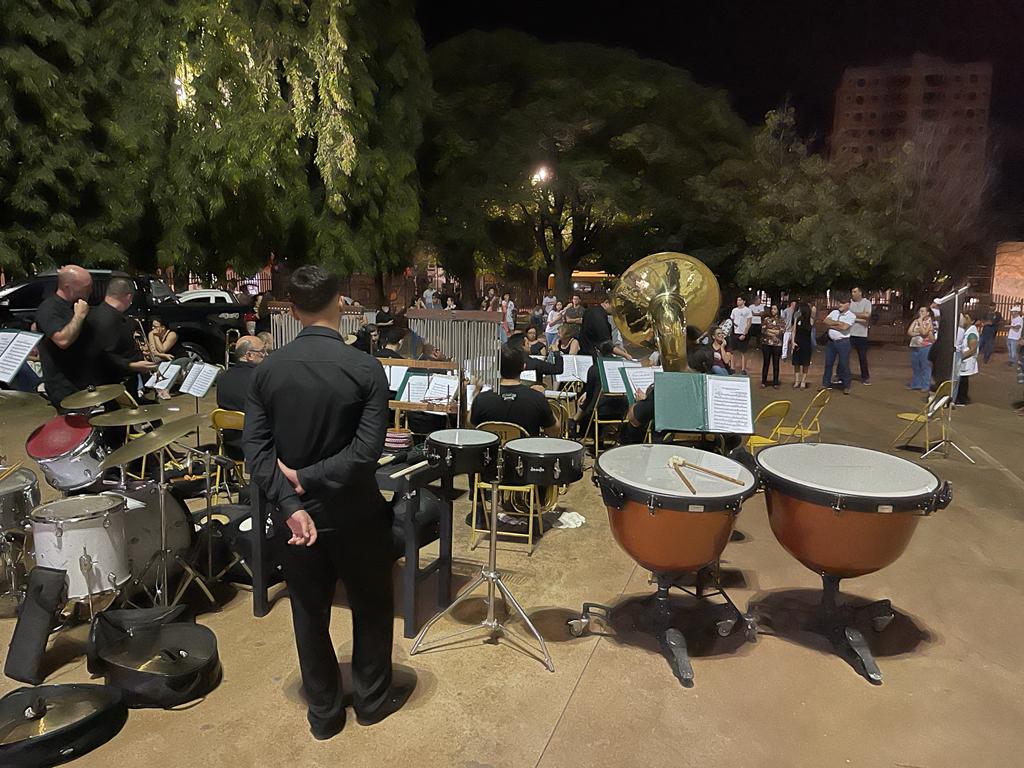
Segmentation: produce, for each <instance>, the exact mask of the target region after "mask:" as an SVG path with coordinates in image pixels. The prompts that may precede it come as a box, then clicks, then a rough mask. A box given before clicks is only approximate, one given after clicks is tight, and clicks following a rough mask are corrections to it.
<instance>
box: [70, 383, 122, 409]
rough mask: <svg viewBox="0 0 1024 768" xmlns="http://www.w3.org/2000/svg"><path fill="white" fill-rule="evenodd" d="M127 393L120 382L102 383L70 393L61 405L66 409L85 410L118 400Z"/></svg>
mask: <svg viewBox="0 0 1024 768" xmlns="http://www.w3.org/2000/svg"><path fill="white" fill-rule="evenodd" d="M123 394H125V391H124V387H123V386H121V385H120V384H102V385H100V386H98V387H93V386H90V387H88V388H87V389H83V390H82V391H81V392H75V394H73V395H68V396H67V397H65V398H64V399H63V400H61V401H60V407H61V408H63V409H64V410H66V411H84V410H85V409H87V408H95V407H96V406H98V405H103V404H104V403H109V402H110V401H111V400H117V398H119V397H120V396H121V395H123Z"/></svg>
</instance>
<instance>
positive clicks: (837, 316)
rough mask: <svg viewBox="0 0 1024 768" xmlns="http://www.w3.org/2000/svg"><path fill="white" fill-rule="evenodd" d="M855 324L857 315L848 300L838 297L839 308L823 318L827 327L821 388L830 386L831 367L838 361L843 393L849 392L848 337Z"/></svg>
mask: <svg viewBox="0 0 1024 768" xmlns="http://www.w3.org/2000/svg"><path fill="white" fill-rule="evenodd" d="M856 324H857V315H855V314H854V313H853V312H852V311H851V309H850V300H849V299H848V298H847V297H846V296H843V297H841V298H839V308H838V309H833V310H832V311H831V312H829V314H828V317H826V318H825V327H826V328H828V347H826V348H825V371H824V373H823V374H822V377H821V388H822V389H828V388H829V387H831V386H832V369H833V368H834V367H835V364H836V360H838V361H839V372H838V376H839V378H840V380H841V381H842V382H843V394H844V395H848V394H850V338H851V333H852V330H853V327H854V326H855V325H856Z"/></svg>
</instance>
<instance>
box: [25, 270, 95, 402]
mask: <svg viewBox="0 0 1024 768" xmlns="http://www.w3.org/2000/svg"><path fill="white" fill-rule="evenodd" d="M91 292H92V275H90V274H89V273H88V272H87V271H86V270H84V269H82V267H79V266H77V265H75V264H68V265H67V266H66V267H61V268H60V269H59V270H57V291H56V293H54V294H53V295H52V296H49V297H47V299H46V300H45V301H44V302H43V303H42V304H40V305H39V309H37V310H36V320H35V324H36V328H37V329H38V331H39V332H40V333H42V334H43V337H44V338H43V340H42V341H41V342H40V343H39V361H40V362H41V363H42V365H43V382H44V383H45V385H46V397H47V398H48V399H49V400H50V402H51V403H53V405H54V407H55V408H59V407H60V402H61V400H63V399H64V398H66V397H67V396H68V395H72V394H74V393H75V392H77V391H78V390H80V389H82V388H83V387H85V386H86V385H87V384H88V383H89V382H88V380H87V376H88V371H87V370H86V361H87V357H88V355H87V353H86V350H85V345H84V344H81V343H79V336H80V335H81V332H82V328H83V326H84V325H85V318H86V315H88V314H89V302H88V298H89V294H90V293H91Z"/></svg>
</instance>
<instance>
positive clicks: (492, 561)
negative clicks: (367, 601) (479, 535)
mask: <svg viewBox="0 0 1024 768" xmlns="http://www.w3.org/2000/svg"><path fill="white" fill-rule="evenodd" d="M502 470H503V460H502V455H501V451H499V452H498V465H497V473H496V474H495V477H494V479H493V480H492V481H491V525H490V533H491V538H490V550H489V552H488V555H487V565H485V566H483V567H482V568H481V569H480V575H479V576H477V577H476V579H475V580H474V581H473V583H472V584H470V585H469V586H468V587H467V588H466V589H465V590H463V591H462V594H460V595H459V596H458V597H456V598H455V600H454V601H452V604H451V605H449V606H448V607H447V608H445V609H444V610H443V611H441V612H440V613H438V614H436V615H435V616H434V617H433V618H431V619H430V621H428V622H427V623H426V624H424V625H423V629H421V630H420V633H419V634H418V635H417V636H416V642H414V643H413V645H412V650H411V651H410V652H409V653H410V655H412V654H416V653H419V652H420V651H424V650H432V649H436V648H439V647H441V646H443V645H447V644H448V642H449V641H451V640H453V639H455V638H457V637H461V636H463V635H466V634H468V633H470V632H476V631H478V630H480V629H485V630H487V633H488V639H489V640H490V641H492V642H496V641H497V639H498V637H499V636H501V635H507V636H509V637H514V638H516V639H517V640H519V641H520V642H525V643H527V645H528V641H526V640H525V638H522V637H520V635H519V634H517V633H516V632H513V631H512V630H511V629H509V627H508V626H507V625H505V624H503V623H502V622H501V621H499V620H498V618H497V617H496V616H495V613H494V604H495V601H496V598H497V596H498V593H499V592H500V593H501V597H502V600H503V601H504V602H505V605H506V606H511V607H512V609H513V610H514V611H515V613H518V614H519V615H520V616H521V617H522V619H523V622H524V623H525V624H526V626H527V628H528V629H529V630H530V634H532V635H533V637H534V639H535V640H536V641H537V643H538V644H539V646H540V651H541V653H542V654H543V659H538V660H539V661H543V663H544V666H545V667H547V669H548V671H549V672H554V671H555V665H554V663H552V661H551V654H550V653H548V647H547V644H545V642H544V638H543V637H541V635H540V632H538V631H537V628H536V627H535V626H534V625H533V622H532V621H530V617H529V616H527V615H526V611H524V610H523V607H522V606H521V605H519V601H517V600H516V599H515V597H514V596H513V595H512V592H511V591H509V588H508V587H507V586H506V585H505V582H503V581H502V580H501V574H500V573H499V572H498V568H497V559H498V485H499V482H500V480H499V479H500V478H501V475H502ZM481 584H486V585H487V598H486V599H487V618H485V619H484V620H483V621H482V622H480V624H478V625H477V626H474V627H470V628H468V629H464V630H461V631H459V632H455V633H453V634H451V635H448V636H447V637H444V638H442V639H441V640H439V641H437V642H435V643H433V644H432V645H430V646H428V647H426V648H423V647H422V645H423V639H424V638H425V637H426V636H427V632H429V631H430V628H431V627H432V626H434V624H436V623H437V622H438V621H439V620H440V619H441V618H442V617H444V616H447V615H449V614H451V613H452V612H453V611H454V610H455V607H456V606H457V605H459V603H461V602H462V601H464V600H465V599H466V598H467V597H469V596H470V595H471V594H473V592H475V591H476V589H477V587H479V586H480V585H481Z"/></svg>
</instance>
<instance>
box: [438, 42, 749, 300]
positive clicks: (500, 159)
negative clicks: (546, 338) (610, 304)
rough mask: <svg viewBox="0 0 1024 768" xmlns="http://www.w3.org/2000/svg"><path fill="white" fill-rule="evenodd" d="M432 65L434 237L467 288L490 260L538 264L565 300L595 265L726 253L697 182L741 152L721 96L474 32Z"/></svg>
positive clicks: (589, 54) (605, 52) (641, 64)
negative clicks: (692, 182)
mask: <svg viewBox="0 0 1024 768" xmlns="http://www.w3.org/2000/svg"><path fill="white" fill-rule="evenodd" d="M431 65H432V69H433V73H434V86H435V89H436V91H437V98H436V101H435V109H434V111H433V113H432V116H431V119H430V121H428V146H427V147H426V148H425V152H424V156H423V164H422V169H423V170H422V176H423V178H424V185H425V193H426V201H427V212H426V214H427V216H428V217H429V219H428V222H427V226H426V227H425V230H426V234H427V237H428V238H430V239H431V240H433V241H434V242H436V243H437V245H438V246H439V248H440V252H441V259H442V262H443V263H444V264H445V266H446V267H447V268H448V269H449V270H451V271H453V272H455V273H456V274H459V275H460V276H461V277H462V278H463V284H464V285H466V284H468V281H467V279H466V278H467V277H471V276H472V272H473V269H474V268H475V266H476V265H477V264H478V263H479V262H481V261H482V262H484V263H487V264H495V263H499V264H500V263H508V260H509V259H513V260H516V261H518V262H519V263H520V264H525V265H528V264H530V263H531V262H532V261H533V260H534V258H536V257H537V256H539V258H540V259H541V262H542V264H543V265H545V266H546V267H547V268H549V269H552V270H553V271H554V272H555V275H556V284H557V286H558V289H559V292H560V293H562V294H565V293H567V292H568V290H569V280H570V276H571V274H572V270H573V269H574V268H576V267H577V266H579V265H581V264H584V263H589V262H596V261H598V260H599V261H600V263H601V264H602V265H604V266H606V267H609V268H612V269H616V268H618V267H620V266H623V265H626V264H628V263H630V262H631V261H633V260H635V259H636V258H639V257H640V256H642V255H645V254H646V253H649V252H651V251H655V250H667V249H682V250H689V251H690V252H692V253H698V254H703V255H705V256H706V257H708V258H709V260H711V261H712V262H713V263H714V260H715V259H716V258H719V257H720V256H721V255H722V253H724V252H727V251H728V249H725V251H722V250H721V249H720V246H721V243H722V239H723V232H722V231H720V229H721V228H720V227H718V226H717V225H716V227H714V228H713V229H710V230H709V229H708V227H707V226H706V224H707V221H708V219H707V217H706V216H704V215H703V212H702V210H701V207H700V205H698V204H697V203H696V201H695V200H694V198H693V196H692V194H691V192H690V191H689V190H688V189H687V186H686V183H685V182H686V179H687V178H688V177H690V176H693V175H697V174H707V173H709V172H710V171H711V169H713V168H715V167H717V166H718V165H719V164H721V163H722V162H724V161H725V160H727V159H729V158H738V157H740V156H741V155H742V148H743V146H744V143H745V142H746V139H747V132H746V130H745V127H744V125H743V124H742V122H741V121H740V120H739V119H738V118H737V117H736V115H735V114H734V113H733V112H732V110H731V109H730V108H729V106H728V103H727V101H726V99H725V97H724V96H723V95H722V94H720V93H717V92H714V91H710V90H708V89H705V88H702V87H700V86H697V85H696V84H694V83H693V81H692V80H691V78H690V76H689V75H688V74H687V73H686V72H683V71H681V70H678V69H675V68H673V67H670V66H668V65H666V64H663V63H659V62H655V61H648V60H644V59H641V58H639V57H637V56H636V55H635V54H633V53H630V52H628V51H622V50H612V49H608V48H601V47H598V46H593V45H578V44H566V45H547V44H543V43H540V42H538V41H537V40H534V39H532V38H530V37H527V36H525V35H522V34H518V33H514V32H495V33H480V32H471V33H468V34H465V35H462V36H460V37H458V38H455V39H453V40H451V41H448V42H446V43H444V44H442V45H441V46H439V47H438V48H437V49H435V50H434V51H433V52H432V53H431ZM542 168H543V169H545V170H546V172H547V174H548V175H546V176H544V177H543V178H542V177H541V175H540V174H539V173H538V171H539V170H540V169H542ZM733 249H735V246H733Z"/></svg>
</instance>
